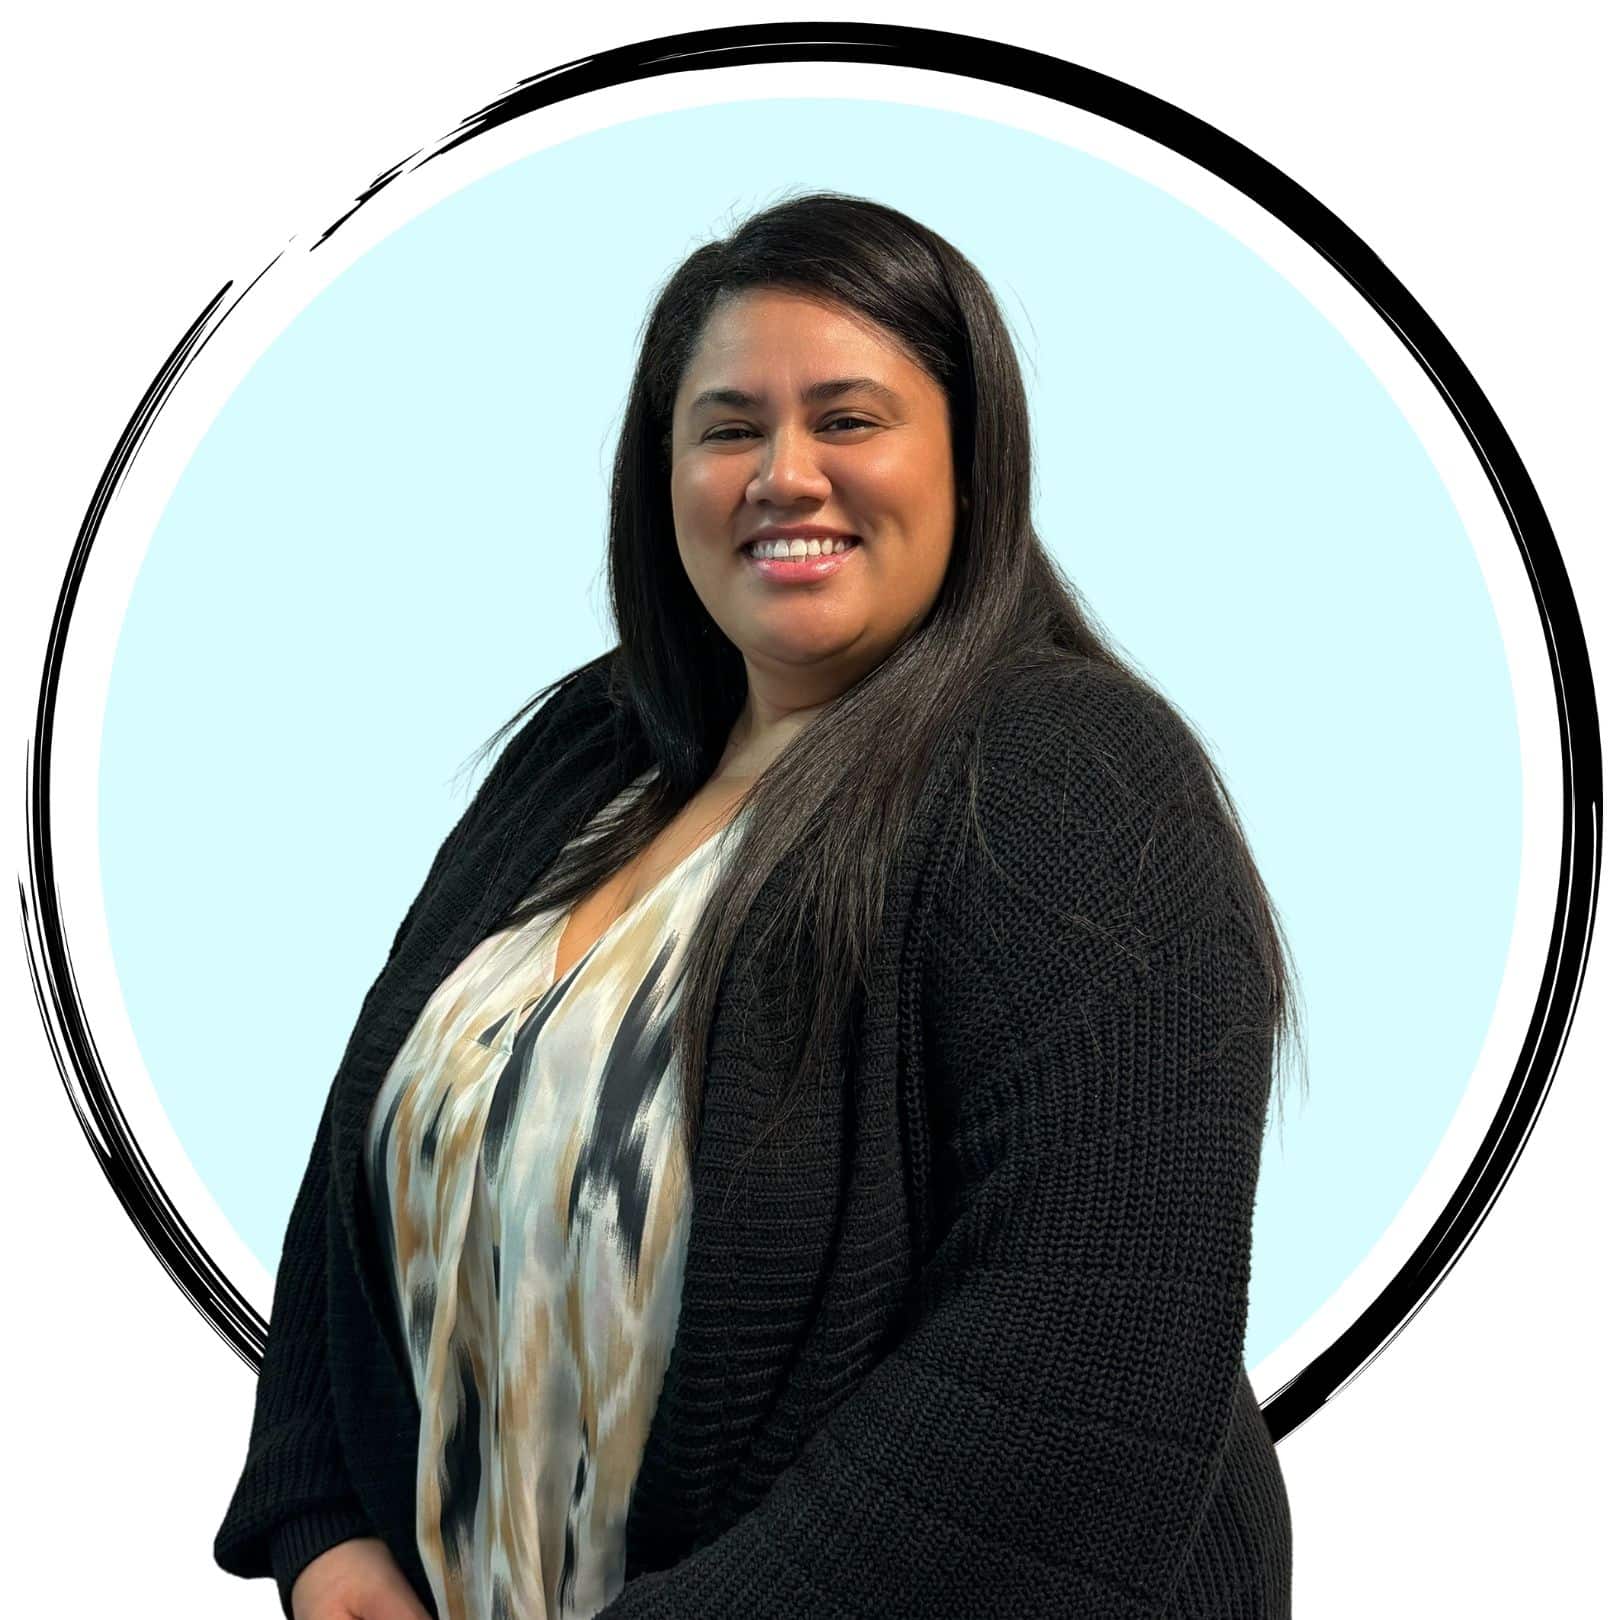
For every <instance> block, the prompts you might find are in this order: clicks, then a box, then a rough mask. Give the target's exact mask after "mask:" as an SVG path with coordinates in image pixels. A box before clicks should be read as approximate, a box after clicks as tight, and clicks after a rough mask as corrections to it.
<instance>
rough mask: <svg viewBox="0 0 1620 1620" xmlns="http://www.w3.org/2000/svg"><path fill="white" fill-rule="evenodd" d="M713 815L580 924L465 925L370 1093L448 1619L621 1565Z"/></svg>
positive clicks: (676, 1266)
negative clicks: (675, 1038) (462, 951)
mask: <svg viewBox="0 0 1620 1620" xmlns="http://www.w3.org/2000/svg"><path fill="white" fill-rule="evenodd" d="M644 780H645V776H643V777H642V778H638V779H637V781H636V782H635V783H632V784H631V786H630V788H628V789H626V790H625V791H626V793H629V792H631V791H634V790H635V789H636V788H638V787H639V786H640V785H641V782H643V781H644ZM611 808H612V806H611V805H610V806H607V807H604V811H603V812H602V813H603V814H606V813H607V811H608V810H609V809H611ZM699 808H702V807H699ZM715 819H716V818H714V817H712V816H711V817H710V818H709V821H708V823H707V824H704V823H703V822H702V821H701V820H699V819H698V817H697V816H696V815H688V814H687V813H686V812H683V814H682V817H681V818H677V823H672V824H671V827H670V828H666V829H665V833H664V834H661V835H660V839H659V840H657V841H655V843H654V845H651V846H649V848H648V850H647V851H645V852H644V855H643V859H642V861H641V862H639V863H632V867H630V868H626V869H625V871H624V872H621V873H619V874H616V875H615V877H614V878H611V879H609V880H608V882H607V883H606V884H604V885H603V886H602V887H601V888H600V889H598V891H596V893H594V894H593V895H591V896H589V897H587V900H586V902H585V904H584V906H582V907H577V908H575V909H574V911H573V913H572V919H573V920H572V922H570V917H569V915H568V914H565V912H564V911H563V910H562V909H561V908H552V909H550V910H548V911H546V912H544V913H542V914H541V915H540V916H538V917H536V918H534V919H533V920H531V921H530V922H529V923H528V924H526V925H523V926H521V927H519V928H516V929H508V930H505V931H503V932H500V933H497V934H494V935H491V936H490V937H489V938H487V939H485V940H484V941H482V942H481V943H480V944H479V945H478V946H477V947H476V948H475V949H473V950H472V951H471V952H470V953H469V954H468V955H467V956H466V957H465V958H464V959H463V960H462V962H461V963H460V964H459V965H458V966H457V967H456V968H455V970H454V971H453V972H452V973H451V974H450V975H449V976H448V977H447V978H446V979H445V980H444V982H443V983H442V984H441V985H440V986H439V988H438V989H437V990H436V991H435V992H434V993H433V995H432V996H431V997H430V999H429V1001H428V1003H427V1005H426V1007H425V1008H424V1010H423V1012H422V1014H421V1016H420V1017H419V1019H418V1020H417V1023H416V1025H415V1027H414V1028H413V1029H412V1031H411V1034H410V1035H409V1037H408V1038H407V1040H406V1041H405V1043H404V1045H403V1046H402V1048H401V1050H400V1052H399V1054H398V1056H397V1058H396V1059H395V1061H394V1063H393V1065H392V1067H391V1068H390V1070H389V1072H388V1074H387V1076H386V1078H385V1079H384V1082H383V1085H382V1087H381V1090H380V1091H379V1093H378V1096H377V1098H376V1101H375V1104H374V1106H373V1109H372V1113H371V1116H370V1124H369V1128H368V1131H367V1137H366V1156H365V1157H366V1171H367V1178H368V1185H369V1189H370V1191H371V1195H372V1207H373V1212H374V1217H373V1218H374V1219H375V1220H376V1222H377V1224H378V1232H379V1238H380V1241H381V1243H382V1252H383V1254H384V1255H385V1257H386V1259H387V1264H388V1272H389V1275H390V1277H391V1279H392V1282H393V1285H394V1292H395V1302H396V1305H397V1307H398V1309H399V1314H400V1323H401V1328H402V1332H403V1334H404V1339H405V1343H406V1345H407V1347H408V1351H409V1357H410V1363H411V1370H412V1374H413V1378H414V1382H415V1386H416V1394H417V1398H418V1404H419V1409H420V1414H421V1426H420V1433H419V1437H418V1450H417V1492H416V1496H417V1524H416V1538H417V1543H418V1547H419V1550H420V1552H421V1555H422V1559H423V1563H424V1566H425V1567H426V1569H427V1572H428V1576H429V1579H430V1581H431V1583H432V1585H433V1587H434V1592H435V1596H436V1599H437V1606H438V1609H439V1612H440V1615H441V1620H509V1617H515V1616H517V1615H523V1616H525V1617H533V1620H541V1617H545V1620H575V1617H583V1616H588V1615H591V1614H594V1613H595V1612H596V1611H597V1610H598V1609H599V1608H601V1607H602V1606H603V1605H604V1604H606V1603H607V1602H609V1601H610V1600H611V1599H612V1597H613V1596H614V1594H615V1593H616V1592H617V1591H618V1589H619V1588H620V1586H621V1585H622V1584H623V1580H624V1530H625V1515H626V1510H627V1505H628V1500H629V1495H630V1490H631V1487H632V1485H633V1484H634V1481H635V1476H636V1472H637V1469H638V1467H639V1464H640V1459H641V1454H642V1448H643V1445H644V1443H645V1440H646V1436H647V1432H648V1428H649V1426H650V1423H651V1420H652V1414H653V1408H654V1405H655V1403H656V1401H657V1397H658V1393H659V1389H660V1386H661V1381H662V1378H663V1374H664V1370H665V1366H666V1364H667V1360H668V1356H669V1350H670V1346H671V1343H672V1341H673V1337H674V1330H675V1324H676V1320H677V1317H678V1313H679V1302H680V1294H681V1281H682V1273H683V1267H684V1261H685V1251H686V1239H687V1233H688V1228H689V1220H690V1202H691V1195H690V1183H689V1167H688V1165H687V1163H686V1160H685V1155H684V1151H683V1148H682V1145H681V1139H680V1130H679V1118H680V1088H679V1077H678V1073H677V1070H676V1066H675V1064H674V1062H673V1061H672V1056H673V1045H672V1032H673V1024H674V1016H675V1010H676V1005H677V1000H678V990H679V984H680V980H681V976H682V961H683V956H684V946H685V941H686V939H687V937H688V936H689V934H690V931H691V929H692V926H693V924H694V923H695V921H696V919H697V917H698V916H699V915H700V913H701V910H702V907H703V904H704V901H705V899H706V897H707V894H708V893H709V890H710V888H711V887H712V884H713V881H714V879H715V877H716V875H717V874H718V871H719V869H720V864H721V862H722V860H723V858H724V855H725V853H726V851H727V850H728V849H729V847H730V846H731V843H732V839H731V837H730V833H731V829H732V825H733V822H732V821H726V822H724V824H723V825H722V826H721V827H720V828H719V830H718V831H716V830H714V821H715ZM593 825H594V823H593ZM589 830H590V829H586V832H589ZM580 836H582V837H583V836H585V834H584V833H582V834H581V835H580ZM637 868H639V870H638V869H637ZM565 935H566V940H565ZM565 943H566V946H567V950H566V953H564V952H562V951H561V947H562V946H563V945H564V944H565ZM559 967H560V969H561V971H559Z"/></svg>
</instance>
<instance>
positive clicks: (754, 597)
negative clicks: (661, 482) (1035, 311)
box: [670, 289, 957, 713]
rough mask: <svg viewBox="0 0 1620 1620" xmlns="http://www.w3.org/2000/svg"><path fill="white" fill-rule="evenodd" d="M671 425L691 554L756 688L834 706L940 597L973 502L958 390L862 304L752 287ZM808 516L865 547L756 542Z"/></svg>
mask: <svg viewBox="0 0 1620 1620" xmlns="http://www.w3.org/2000/svg"><path fill="white" fill-rule="evenodd" d="M670 428H671V466H670V501H671V504H672V507H673V512H674V520H675V539H676V545H677V547H678V549H679V551H680V556H681V562H682V563H683V565H684V566H685V568H686V573H687V577H688V578H689V579H690V580H691V582H692V588H693V589H694V590H695V591H696V592H697V594H698V597H699V599H700V600H701V601H702V603H703V605H704V607H706V608H707V609H708V611H709V613H710V614H711V615H712V617H713V618H714V621H715V623H716V624H717V625H719V627H720V629H721V631H722V632H723V633H724V634H725V636H726V637H727V638H728V639H729V640H730V641H731V642H732V644H733V645H734V646H736V648H737V649H738V651H739V652H741V654H742V656H743V660H744V662H745V664H746V665H747V669H748V680H749V690H750V696H751V699H752V700H753V701H755V703H756V704H757V705H759V706H761V707H762V708H763V709H764V710H766V711H768V712H773V713H779V712H785V711H788V710H792V709H798V708H802V707H806V706H810V705H816V704H822V703H826V702H830V701H831V700H832V699H833V698H835V697H836V696H838V694H839V693H840V692H842V691H843V690H844V689H845V688H846V687H848V686H849V685H851V684H852V683H853V682H854V681H856V680H858V679H859V678H860V677H861V676H862V675H864V674H865V673H866V672H867V671H868V670H869V669H872V668H873V667H875V666H876V665H877V664H879V663H881V662H882V661H883V659H884V658H885V657H887V656H888V654H889V653H890V652H892V651H893V649H894V648H895V647H896V646H897V645H898V644H899V643H900V642H901V641H902V640H903V639H904V638H905V636H906V635H907V633H908V632H909V631H910V630H911V629H912V628H913V627H914V626H916V625H917V624H918V623H919V622H920V621H921V620H922V619H923V617H924V616H925V615H926V614H927V612H928V610H929V608H930V607H931V606H932V605H933V603H934V600H935V598H936V596H937V595H938V594H939V588H940V584H941V582H942V581H943V579H944V577H945V568H946V564H947V563H948V561H949V560H950V552H951V542H952V539H953V536H954V533H955V527H956V511H957V501H956V483H955V477H954V472H953V467H952V460H951V435H950V412H949V405H948V402H947V399H946V395H945V391H944V389H942V388H941V387H940V386H939V384H938V383H937V382H935V381H934V379H933V378H932V377H931V376H929V374H928V373H927V372H926V371H924V370H923V369H922V368H921V367H920V366H918V365H917V364H916V362H915V361H913V360H912V359H911V358H910V357H909V356H908V355H907V354H906V353H905V351H904V350H903V349H902V348H901V347H900V345H899V344H898V342H897V341H896V340H895V339H893V338H892V337H890V336H889V335H888V334H887V333H886V332H884V331H883V330H882V329H881V328H874V327H873V326H871V325H869V324H867V323H865V322H864V321H862V320H861V319H860V318H859V317H857V316H856V315H855V314H854V313H853V312H852V311H843V310H841V309H838V308H833V307H829V306H828V305H826V304H823V303H819V302H816V301H814V300H812V299H810V298H807V297H804V296H803V295H800V294H795V293H788V292H784V291H779V290H775V289H750V290H748V291H746V292H743V293H740V294H737V295H734V296H732V297H730V298H728V299H724V300H722V301H721V302H720V303H719V304H717V305H716V306H715V309H714V311H713V312H712V314H711V315H710V317H709V320H708V322H707V323H706V325H705V327H704V329H703V334H702V337H701V339H700V340H699V343H698V346H697V349H696V351H695V353H694V355H693V357H692V361H691V364H690V365H689V366H688V367H687V370H686V374H685V376H684V377H683V378H682V379H681V383H680V387H679V390H678V391H677V393H676V396H675V406H674V413H673V418H672V421H671V424H670ZM799 524H808V525H811V526H815V527H821V528H825V529H829V530H832V531H835V532H836V533H838V534H839V535H848V536H854V537H856V538H857V539H858V544H856V545H853V546H852V547H850V549H849V550H847V551H846V552H844V553H843V554H842V555H841V556H831V557H827V558H826V559H825V560H823V561H821V562H816V561H811V560H806V561H801V562H797V563H795V562H777V563H772V562H764V563H761V562H756V561H755V560H753V559H752V558H751V557H750V556H749V555H748V552H747V551H746V550H745V549H744V547H745V545H746V543H747V541H748V540H749V539H750V538H751V537H752V536H755V535H757V534H759V533H760V532H761V531H762V530H765V529H768V528H772V527H776V526H788V527H791V526H794V525H799Z"/></svg>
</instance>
